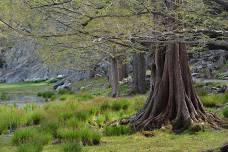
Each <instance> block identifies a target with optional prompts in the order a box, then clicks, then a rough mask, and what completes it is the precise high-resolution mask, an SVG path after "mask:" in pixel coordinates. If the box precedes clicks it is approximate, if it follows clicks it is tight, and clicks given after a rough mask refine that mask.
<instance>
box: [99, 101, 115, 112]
mask: <svg viewBox="0 0 228 152" xmlns="http://www.w3.org/2000/svg"><path fill="white" fill-rule="evenodd" d="M111 107H112V105H111V104H110V103H109V102H104V103H102V105H101V107H100V109H101V111H106V110H109V109H111Z"/></svg>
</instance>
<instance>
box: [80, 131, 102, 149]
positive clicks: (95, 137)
mask: <svg viewBox="0 0 228 152" xmlns="http://www.w3.org/2000/svg"><path fill="white" fill-rule="evenodd" d="M80 134H81V141H82V143H83V145H98V144H100V140H101V135H100V134H99V133H97V132H95V131H92V130H91V129H88V128H84V129H82V130H80Z"/></svg>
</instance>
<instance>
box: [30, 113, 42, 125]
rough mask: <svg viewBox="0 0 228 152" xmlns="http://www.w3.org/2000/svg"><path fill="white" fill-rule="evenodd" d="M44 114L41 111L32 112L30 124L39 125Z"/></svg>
mask: <svg viewBox="0 0 228 152" xmlns="http://www.w3.org/2000/svg"><path fill="white" fill-rule="evenodd" d="M42 118H43V115H42V114H41V113H40V112H32V113H31V114H30V115H29V118H28V124H30V125H38V124H40V121H41V119H42Z"/></svg>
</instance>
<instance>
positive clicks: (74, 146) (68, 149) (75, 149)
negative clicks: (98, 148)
mask: <svg viewBox="0 0 228 152" xmlns="http://www.w3.org/2000/svg"><path fill="white" fill-rule="evenodd" d="M81 151H82V147H81V145H80V144H79V143H77V142H74V143H67V144H64V145H63V152H81Z"/></svg>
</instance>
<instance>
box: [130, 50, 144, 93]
mask: <svg viewBox="0 0 228 152" xmlns="http://www.w3.org/2000/svg"><path fill="white" fill-rule="evenodd" d="M145 78H146V63H145V56H144V53H137V54H135V55H134V56H133V93H140V94H143V93H146V80H145Z"/></svg>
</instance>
